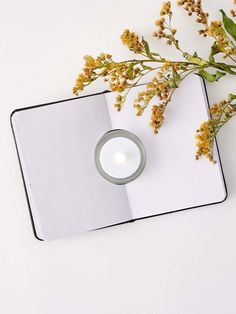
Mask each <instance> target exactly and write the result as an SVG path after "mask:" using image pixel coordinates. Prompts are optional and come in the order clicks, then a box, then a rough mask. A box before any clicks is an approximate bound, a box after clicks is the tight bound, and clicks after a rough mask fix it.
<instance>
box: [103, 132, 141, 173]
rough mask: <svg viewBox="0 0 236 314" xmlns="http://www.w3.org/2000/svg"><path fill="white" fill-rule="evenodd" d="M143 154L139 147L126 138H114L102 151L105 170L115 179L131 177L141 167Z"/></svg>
mask: <svg viewBox="0 0 236 314" xmlns="http://www.w3.org/2000/svg"><path fill="white" fill-rule="evenodd" d="M140 162H141V153H140V150H139V148H138V146H137V145H136V144H135V142H133V141H132V140H130V139H128V138H126V137H114V138H111V139H110V140H109V141H107V142H106V143H105V144H104V145H103V147H102V149H101V151H100V163H101V166H102V168H103V170H104V171H105V172H106V173H107V174H108V175H110V176H111V177H114V178H118V179H121V178H126V177H129V176H131V175H132V174H133V173H134V172H135V171H136V170H137V169H138V167H139V165H140Z"/></svg>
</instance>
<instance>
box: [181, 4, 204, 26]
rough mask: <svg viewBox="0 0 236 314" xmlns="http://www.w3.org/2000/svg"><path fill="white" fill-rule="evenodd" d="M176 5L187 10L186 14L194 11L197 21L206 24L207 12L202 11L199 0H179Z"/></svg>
mask: <svg viewBox="0 0 236 314" xmlns="http://www.w3.org/2000/svg"><path fill="white" fill-rule="evenodd" d="M178 5H179V6H182V7H183V8H184V10H186V11H187V12H188V15H190V16H191V15H192V14H193V13H196V15H197V22H198V23H200V24H203V25H207V24H208V17H209V14H208V13H206V12H204V11H203V8H202V1H201V0H179V1H178Z"/></svg>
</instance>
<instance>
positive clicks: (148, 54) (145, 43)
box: [142, 37, 152, 58]
mask: <svg viewBox="0 0 236 314" xmlns="http://www.w3.org/2000/svg"><path fill="white" fill-rule="evenodd" d="M142 44H143V46H144V49H145V52H146V55H147V56H148V57H151V58H152V54H151V52H150V48H149V45H148V43H147V41H146V40H145V39H144V38H143V37H142Z"/></svg>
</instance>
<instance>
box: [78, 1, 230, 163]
mask: <svg viewBox="0 0 236 314" xmlns="http://www.w3.org/2000/svg"><path fill="white" fill-rule="evenodd" d="M178 4H179V6H181V7H183V8H184V9H185V10H186V11H187V12H188V15H190V16H191V15H196V17H197V22H198V23H199V24H201V25H202V29H200V30H199V33H200V35H203V36H204V37H209V38H211V39H213V44H212V47H211V50H210V52H209V57H208V59H207V60H206V59H204V58H202V57H201V56H199V55H198V54H197V52H194V53H189V52H186V51H185V50H184V49H183V48H182V47H180V43H179V40H178V39H177V38H176V33H177V29H176V28H174V27H173V26H172V16H173V12H172V9H171V2H170V1H165V2H164V3H163V6H162V8H161V10H160V17H159V19H158V20H156V22H155V31H154V33H153V35H154V37H157V38H158V39H164V40H165V41H166V43H167V45H170V46H173V47H175V48H176V49H177V51H178V52H179V53H180V55H181V56H182V59H181V60H179V61H173V60H168V59H166V58H165V57H163V56H161V54H160V53H159V52H158V51H156V50H153V49H151V48H150V46H149V44H148V42H147V41H146V40H145V39H144V38H143V37H140V36H138V35H137V34H136V33H134V32H132V31H130V30H128V29H125V30H124V32H123V33H122V35H121V41H122V43H123V44H124V45H125V46H127V48H128V49H129V50H130V51H131V52H133V53H134V54H135V55H136V56H138V58H134V59H130V60H124V61H120V62H117V61H114V59H113V57H112V56H111V55H110V54H105V53H101V54H100V55H99V56H98V57H96V58H93V57H92V56H85V57H84V59H85V66H84V68H83V71H82V73H81V74H79V76H78V77H77V80H76V84H75V86H74V88H73V92H74V93H75V94H78V93H79V92H80V91H82V90H83V89H84V88H85V87H86V86H88V85H89V84H91V83H92V82H94V81H95V80H97V79H98V78H103V79H104V81H105V82H108V84H109V88H110V90H111V91H113V92H117V97H116V102H115V107H116V109H117V110H118V111H120V110H121V109H122V107H123V105H124V103H125V101H126V98H127V95H128V94H129V92H130V90H131V89H132V88H133V87H135V86H137V85H138V84H139V83H140V81H141V80H142V79H143V78H144V77H145V76H146V75H147V74H150V73H153V77H152V78H151V79H150V81H149V82H147V83H146V84H145V86H146V88H145V89H144V90H143V91H142V92H140V93H138V95H137V98H136V100H135V102H134V108H135V110H136V115H138V116H141V115H142V114H143V112H144V110H145V109H146V108H147V107H148V106H149V104H150V102H151V100H153V99H156V100H157V103H156V104H154V105H153V107H152V110H151V121H150V125H151V127H152V128H153V131H154V133H158V131H159V129H160V127H161V126H162V124H163V122H164V113H165V110H166V108H167V105H168V104H169V103H170V102H171V98H172V95H173V94H174V92H175V90H176V89H177V88H178V87H179V86H180V84H181V82H182V81H183V80H184V79H185V78H186V77H187V76H188V75H189V74H191V73H193V72H196V73H199V74H200V75H201V76H202V77H204V78H205V79H206V80H207V81H208V82H216V81H218V80H219V79H221V78H222V77H223V76H225V75H236V65H234V64H232V62H233V63H235V62H236V46H235V43H236V24H235V23H234V22H233V21H232V20H231V19H230V18H229V17H228V16H227V15H226V13H225V12H224V11H223V10H220V12H221V16H222V20H220V21H210V20H209V14H208V13H207V12H205V11H204V10H203V7H202V1H201V0H178ZM231 14H232V15H235V13H234V11H231ZM218 56H222V57H223V58H225V59H229V60H230V61H231V62H229V63H226V62H222V61H221V60H219V61H218V60H216V58H217V57H218ZM209 69H211V71H210V72H209ZM212 69H213V70H214V71H213V72H212ZM230 97H231V98H229V99H228V100H226V101H222V102H220V103H218V104H216V105H214V106H213V107H212V109H211V111H210V113H211V114H212V117H211V118H210V119H209V121H206V122H204V123H203V124H202V125H201V127H200V128H199V130H198V132H197V135H196V138H197V146H198V150H197V153H196V158H197V159H198V158H199V157H200V156H201V155H205V156H206V157H208V158H209V159H210V160H212V161H213V160H214V158H213V147H214V136H215V135H216V134H217V133H218V131H219V130H220V129H221V127H222V126H223V125H224V124H225V123H226V122H227V121H228V120H229V119H231V117H233V116H234V114H235V105H234V103H233V101H234V99H235V98H232V97H233V96H232V95H231V96H230ZM217 110H218V111H217ZM216 112H217V114H218V115H217V114H216ZM219 112H220V113H221V114H220V115H219Z"/></svg>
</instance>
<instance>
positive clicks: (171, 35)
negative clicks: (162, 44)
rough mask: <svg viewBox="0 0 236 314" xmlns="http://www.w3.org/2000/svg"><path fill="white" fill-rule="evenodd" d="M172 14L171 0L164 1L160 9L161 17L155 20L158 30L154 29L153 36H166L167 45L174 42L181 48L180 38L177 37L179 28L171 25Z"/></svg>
mask: <svg viewBox="0 0 236 314" xmlns="http://www.w3.org/2000/svg"><path fill="white" fill-rule="evenodd" d="M172 14H173V13H172V11H171V3H170V1H168V2H164V4H163V6H162V8H161V11H160V18H159V19H158V20H156V22H155V26H156V27H157V30H156V31H154V33H153V36H154V37H157V38H160V39H161V38H165V39H166V43H167V45H169V46H171V45H172V44H173V45H175V47H176V48H177V49H179V44H178V40H177V39H176V38H175V34H176V32H177V30H176V28H173V27H172V26H171V18H172Z"/></svg>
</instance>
